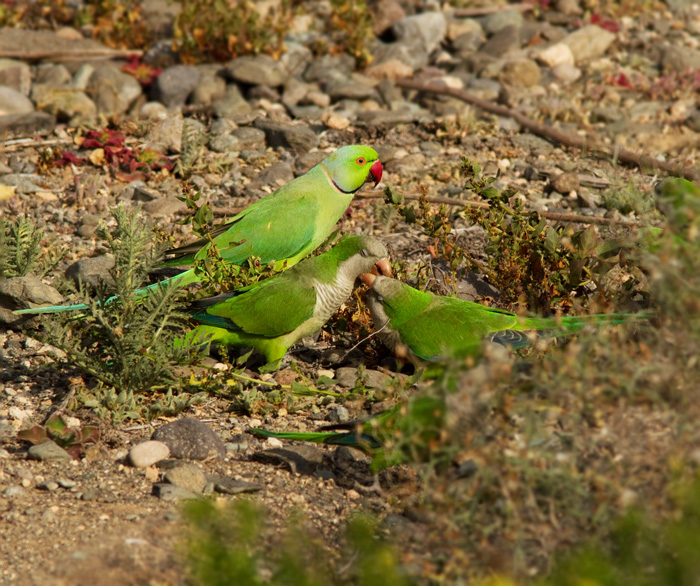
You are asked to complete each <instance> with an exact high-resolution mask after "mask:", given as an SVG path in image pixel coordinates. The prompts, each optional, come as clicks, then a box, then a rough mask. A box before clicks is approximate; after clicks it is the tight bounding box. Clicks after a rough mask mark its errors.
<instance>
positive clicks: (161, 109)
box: [139, 102, 168, 120]
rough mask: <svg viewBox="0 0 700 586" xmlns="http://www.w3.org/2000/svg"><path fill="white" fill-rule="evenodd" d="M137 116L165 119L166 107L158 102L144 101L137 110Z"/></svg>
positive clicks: (166, 114)
mask: <svg viewBox="0 0 700 586" xmlns="http://www.w3.org/2000/svg"><path fill="white" fill-rule="evenodd" d="M139 117H141V118H147V119H149V120H165V119H166V118H167V117H168V109H167V108H166V107H165V106H164V105H163V104H161V103H160V102H146V103H145V104H144V105H143V106H141V109H140V110H139Z"/></svg>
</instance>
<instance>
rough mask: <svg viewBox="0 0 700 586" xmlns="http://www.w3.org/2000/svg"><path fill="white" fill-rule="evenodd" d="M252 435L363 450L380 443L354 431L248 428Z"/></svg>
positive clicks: (375, 447) (369, 436)
mask: <svg viewBox="0 0 700 586" xmlns="http://www.w3.org/2000/svg"><path fill="white" fill-rule="evenodd" d="M248 431H249V432H250V433H252V434H253V435H256V436H258V437H264V438H268V437H273V438H276V439H280V440H296V441H301V442H313V443H316V444H330V445H338V446H350V447H353V448H360V449H363V450H367V449H377V448H380V447H381V444H380V443H379V442H378V441H377V440H376V439H375V438H374V437H372V436H371V435H367V434H364V433H362V434H357V433H354V432H350V433H344V432H322V431H316V432H313V431H311V432H292V431H287V432H284V431H283V432H277V433H276V432H272V431H267V430H266V429H260V428H256V427H253V428H250V429H249V430H248Z"/></svg>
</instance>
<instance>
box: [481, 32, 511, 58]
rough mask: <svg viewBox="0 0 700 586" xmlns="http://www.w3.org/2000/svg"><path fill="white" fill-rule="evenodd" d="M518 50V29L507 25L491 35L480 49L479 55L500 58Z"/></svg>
mask: <svg viewBox="0 0 700 586" xmlns="http://www.w3.org/2000/svg"><path fill="white" fill-rule="evenodd" d="M519 48H520V29H519V28H517V27H515V26H512V25H509V26H506V27H504V28H502V29H501V30H499V31H498V32H497V33H495V34H494V35H492V36H491V37H490V38H489V40H488V41H486V42H485V43H484V44H483V45H482V46H481V48H480V51H481V53H483V54H485V55H490V56H492V57H502V56H503V55H506V54H508V53H510V52H511V51H515V50H516V49H519Z"/></svg>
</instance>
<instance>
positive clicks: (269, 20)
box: [175, 0, 292, 62]
mask: <svg viewBox="0 0 700 586" xmlns="http://www.w3.org/2000/svg"><path fill="white" fill-rule="evenodd" d="M291 16H292V14H291V2H289V0H282V2H280V4H279V5H278V6H276V7H272V8H270V9H269V10H267V11H266V12H263V11H261V10H260V8H259V7H257V6H256V5H255V3H254V2H248V1H246V0H233V1H230V2H229V1H225V0H194V1H193V2H186V3H184V4H183V7H182V12H180V14H179V15H178V17H177V20H176V23H175V40H176V43H177V45H178V50H179V52H180V56H181V58H182V59H183V60H184V61H186V62H194V61H198V60H205V61H227V60H229V59H233V58H234V57H238V56H240V55H250V54H258V53H266V54H268V55H272V56H273V57H275V58H276V57H279V56H280V55H281V53H282V49H283V40H284V37H285V35H286V34H287V31H288V27H289V23H290V22H291Z"/></svg>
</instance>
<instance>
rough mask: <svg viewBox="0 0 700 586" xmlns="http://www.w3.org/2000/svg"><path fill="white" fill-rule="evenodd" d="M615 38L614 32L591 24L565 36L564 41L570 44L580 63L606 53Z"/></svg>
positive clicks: (576, 59)
mask: <svg viewBox="0 0 700 586" xmlns="http://www.w3.org/2000/svg"><path fill="white" fill-rule="evenodd" d="M614 40H615V34H614V33H611V32H610V31H606V30H605V29H603V28H600V27H599V26H596V25H595V24H589V25H587V26H584V27H582V28H580V29H578V30H577V31H575V32H573V33H571V34H570V35H568V36H566V37H564V39H563V40H562V43H565V44H566V45H568V46H569V49H571V53H572V54H573V56H574V61H575V62H576V64H577V65H578V64H579V63H581V62H582V61H590V60H591V59H596V58H598V57H601V56H602V55H604V54H605V52H606V51H607V50H608V47H609V46H610V45H611V44H612V42H613V41H614Z"/></svg>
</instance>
